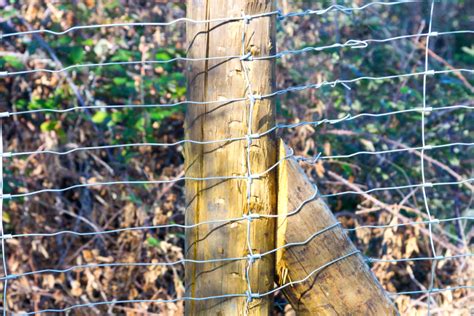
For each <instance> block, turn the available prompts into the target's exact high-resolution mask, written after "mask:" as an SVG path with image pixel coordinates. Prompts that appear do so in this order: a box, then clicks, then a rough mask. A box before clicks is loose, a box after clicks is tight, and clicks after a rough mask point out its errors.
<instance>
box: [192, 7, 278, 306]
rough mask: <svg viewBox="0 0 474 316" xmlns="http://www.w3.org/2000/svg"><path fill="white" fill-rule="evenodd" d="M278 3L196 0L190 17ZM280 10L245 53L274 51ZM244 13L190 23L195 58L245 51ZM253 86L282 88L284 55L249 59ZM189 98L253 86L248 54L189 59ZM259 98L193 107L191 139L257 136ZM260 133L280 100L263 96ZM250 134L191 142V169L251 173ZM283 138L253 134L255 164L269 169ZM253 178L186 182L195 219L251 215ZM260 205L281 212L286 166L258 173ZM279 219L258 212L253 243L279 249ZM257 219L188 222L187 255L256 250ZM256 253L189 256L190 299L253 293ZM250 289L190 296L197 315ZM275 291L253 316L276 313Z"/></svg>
mask: <svg viewBox="0 0 474 316" xmlns="http://www.w3.org/2000/svg"><path fill="white" fill-rule="evenodd" d="M273 3H274V1H270V0H267V1H264V0H233V1H218V0H188V2H187V4H188V6H187V16H188V17H189V18H192V19H196V20H207V19H214V18H222V17H230V16H237V17H238V16H241V14H246V15H251V14H257V13H261V12H269V11H272V10H274V7H273V5H274V4H273ZM274 20H275V16H272V17H263V18H258V19H252V20H250V21H249V24H248V26H247V31H246V34H245V38H246V41H245V47H244V53H247V52H251V53H252V54H253V55H254V56H257V55H269V54H273V53H274V50H275V49H274V40H275V28H274ZM243 30H244V22H243V21H233V22H221V23H200V24H194V23H188V25H187V41H188V45H189V47H188V54H187V55H188V57H194V58H197V57H212V56H225V55H242V53H243V52H242V44H241V40H242V32H243ZM247 65H248V68H249V78H250V82H251V86H252V88H253V90H254V91H251V93H253V94H259V95H260V94H266V93H270V92H271V91H272V90H273V88H274V62H273V61H270V60H266V61H263V60H262V61H252V62H247ZM187 79H188V89H189V92H188V99H189V100H195V101H214V100H222V101H225V100H228V99H232V98H242V97H246V96H248V94H249V91H247V84H246V81H245V77H244V73H243V68H242V64H241V61H240V60H239V59H231V60H225V61H223V60H215V61H202V62H196V61H193V62H189V63H188V64H187ZM249 108H250V106H249V101H246V102H222V104H210V105H188V106H187V110H186V118H185V130H186V132H185V137H186V138H187V139H194V140H200V141H209V140H216V139H226V138H231V137H242V136H245V135H246V134H247V125H248V121H249V120H248V116H249ZM252 118H253V119H252V133H259V132H263V131H266V130H268V129H269V128H271V127H273V126H274V124H275V106H274V103H273V100H271V99H265V100H257V101H256V104H255V107H254V110H253V116H252ZM246 146H247V141H246V140H243V141H229V142H223V143H214V144H206V145H197V144H189V143H187V144H186V146H185V150H184V155H185V168H186V169H185V172H186V176H187V177H198V178H202V177H210V176H236V175H238V176H245V175H246V173H247V163H246V148H247V147H246ZM276 156H277V144H276V141H275V137H274V136H273V135H267V136H265V137H262V138H260V139H258V140H253V141H252V145H251V155H250V157H251V159H250V160H251V172H252V174H256V173H261V172H264V171H265V170H267V169H269V168H270V167H271V166H272V165H274V164H275V162H276ZM248 182H249V181H247V180H246V179H238V180H236V179H232V180H212V181H211V180H206V181H186V201H187V202H186V203H187V206H186V214H185V215H186V224H187V225H191V224H196V223H200V222H205V221H211V220H219V219H230V218H238V217H242V216H243V215H244V214H247V213H248V211H249V210H248V207H247V192H246V191H247V185H248ZM250 207H251V211H252V213H259V214H274V213H276V171H272V172H269V173H267V174H265V175H264V176H263V177H261V178H258V179H254V180H253V181H252V184H251V203H250ZM275 222H276V220H274V219H255V220H253V221H252V223H251V234H250V243H251V245H252V249H253V251H254V253H263V252H265V251H268V250H270V249H273V248H275ZM246 235H247V221H245V220H244V221H238V222H233V223H227V224H224V223H221V224H203V225H199V226H197V227H195V228H193V229H187V230H186V245H185V256H186V258H188V259H194V260H209V259H220V258H231V257H232V258H233V257H246V256H247V255H248V254H249V252H248V249H247V242H246V240H247V236H246ZM246 265H247V260H239V261H233V262H229V261H226V262H213V263H198V264H186V269H185V286H186V294H185V295H186V296H187V297H209V296H216V295H225V294H244V293H245V292H246V291H247V280H246V276H245V268H246ZM249 276H250V277H249V280H250V281H249V282H250V285H251V289H252V292H254V293H263V292H266V291H268V290H271V289H272V288H273V285H274V278H275V257H274V255H267V256H264V257H263V258H261V259H258V260H256V261H255V262H254V263H253V264H252V268H251V270H250V275H249ZM246 300H247V298H246V297H234V298H226V299H210V300H202V301H187V302H186V303H185V311H186V314H187V315H243V314H244V313H245V308H246ZM271 303H272V299H271V296H266V297H263V298H260V299H254V300H253V301H252V302H251V303H250V304H249V307H250V309H249V314H250V315H268V314H269V312H270V311H271V308H272V306H271V305H272V304H271Z"/></svg>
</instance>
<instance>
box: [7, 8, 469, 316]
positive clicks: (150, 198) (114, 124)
mask: <svg viewBox="0 0 474 316" xmlns="http://www.w3.org/2000/svg"><path fill="white" fill-rule="evenodd" d="M469 2H470V1H440V2H436V10H435V18H434V21H433V31H439V32H441V31H451V30H469V29H470V30H473V29H474V23H473V20H472V19H473V16H474V12H473V11H474V8H473V7H474V6H473V5H472V3H469ZM332 3H333V2H332V1H318V2H317V3H315V2H314V1H292V2H291V3H290V2H288V1H286V0H282V1H279V7H281V8H282V10H283V11H284V13H286V12H290V11H297V10H303V9H307V8H311V9H319V8H326V7H328V6H329V5H331V4H332ZM337 3H340V4H344V5H347V6H360V5H362V4H363V3H365V2H362V1H359V0H352V1H338V2H337ZM0 8H1V10H0V29H1V31H2V32H3V33H10V32H14V31H25V30H28V29H40V28H48V29H53V30H64V29H67V28H69V27H72V26H74V25H86V24H102V23H112V22H137V21H153V22H157V21H170V20H173V19H176V18H179V17H183V16H185V6H184V4H183V3H182V1H119V0H115V1H113V0H110V1H95V0H87V1H68V2H66V1H64V2H59V1H10V2H8V1H5V0H4V1H0ZM428 9H429V4H428V3H424V2H421V3H413V4H404V5H398V6H393V7H385V6H372V7H370V8H367V9H366V10H363V11H360V12H355V13H353V14H350V15H349V14H344V13H341V12H331V13H328V14H324V15H320V16H319V15H313V16H309V17H303V18H291V19H287V20H285V21H282V22H281V23H279V25H278V49H279V50H285V49H298V48H303V47H308V46H325V45H330V44H333V43H335V42H340V43H344V42H346V41H347V40H350V39H368V38H388V37H392V36H397V35H406V34H417V33H420V32H426V31H427V17H428V15H429V12H428ZM184 34H185V26H184V24H175V25H172V26H170V27H115V28H102V29H100V30H80V31H76V32H73V33H69V34H68V35H65V36H54V35H47V34H41V35H38V36H20V37H12V38H5V39H2V41H1V43H0V50H1V51H0V70H8V71H18V70H26V69H38V68H49V69H59V68H62V67H66V66H69V65H75V64H86V63H96V62H107V61H132V60H138V61H147V60H168V59H171V58H173V57H175V56H185V54H186V47H185V43H184ZM473 39H474V35H472V34H458V35H449V36H448V35H443V36H438V37H433V38H432V39H431V41H430V69H436V70H443V69H449V68H451V67H454V68H469V69H473V67H474V41H473ZM425 41H426V38H425V37H414V38H410V39H404V40H397V41H392V42H388V43H385V44H375V43H374V44H370V45H369V46H368V47H367V48H364V49H354V48H342V49H341V48H338V49H328V50H324V51H321V52H314V53H308V54H304V55H299V56H298V57H291V56H288V57H285V58H283V59H281V60H279V61H278V62H277V65H278V67H277V69H278V71H277V73H278V75H277V86H278V87H279V88H284V87H289V86H293V85H299V84H305V83H316V82H322V81H324V80H326V81H331V80H335V79H350V78H355V77H360V76H363V75H370V76H385V75H392V74H401V73H411V72H419V71H423V70H424V53H425V50H424V48H425ZM183 71H184V64H183V63H180V62H176V63H169V64H166V65H157V64H154V65H150V64H140V65H133V66H107V67H88V68H80V69H73V70H70V71H67V72H61V73H57V74H50V73H44V72H41V73H34V74H30V75H22V76H13V77H6V78H2V79H0V82H1V84H0V110H1V111H10V112H13V111H22V110H27V109H38V108H51V109H59V108H69V107H72V106H83V105H98V106H104V109H99V110H83V111H74V112H69V113H67V114H33V115H24V116H15V117H11V118H8V119H4V120H3V121H2V123H3V131H4V146H5V151H10V152H19V151H31V150H40V149H60V150H67V149H72V148H76V147H82V146H94V145H105V144H120V143H131V142H146V141H150V142H174V141H176V140H180V139H182V137H183V115H184V111H185V110H186V109H185V107H177V108H168V109H163V108H146V109H136V108H135V109H115V110H106V109H105V107H106V106H107V105H111V104H160V103H170V102H177V101H181V100H184V99H185V94H186V83H185V79H184V74H183ZM473 84H474V78H473V76H472V75H460V74H446V75H436V76H430V77H429V79H428V100H427V103H428V106H432V107H441V106H450V105H455V104H464V105H468V106H473V105H474V104H473V103H474V102H473V98H472V95H473V92H474V90H473V86H472V85H473ZM350 87H351V90H348V89H345V88H344V87H343V86H341V85H338V86H336V87H329V86H327V87H324V88H321V89H318V90H306V91H304V92H298V93H291V94H288V95H285V96H283V97H282V98H280V99H278V110H279V121H281V122H286V123H288V122H300V121H316V120H319V119H322V118H339V117H343V116H344V115H346V114H352V115H356V114H358V113H385V112H389V111H394V110H404V109H410V108H413V107H421V106H422V104H421V101H422V78H421V77H413V78H405V79H400V80H387V81H361V82H358V83H355V84H351V85H350ZM420 118H421V115H420V113H416V112H410V113H405V114H399V115H395V116H387V117H382V118H370V117H369V118H368V117H364V118H359V119H356V120H352V121H348V122H343V123H338V124H333V125H330V124H325V125H320V126H317V127H314V126H304V127H299V128H295V129H289V130H284V131H281V136H282V137H284V138H285V139H286V140H287V142H288V143H289V144H290V146H291V147H292V148H294V149H295V151H296V154H298V155H304V156H314V155H315V154H317V153H319V152H322V153H323V154H324V155H336V154H349V153H353V152H357V151H361V150H367V151H380V150H386V149H397V148H398V149H400V148H406V147H418V146H421V138H420V135H421V122H420ZM473 121H474V115H473V111H472V110H466V109H463V110H443V111H436V112H433V113H431V114H429V115H428V116H427V121H426V131H427V133H426V141H427V144H430V145H439V144H446V143H453V142H472V136H473V124H472V122H473ZM181 151H182V148H181V147H179V146H176V147H169V148H162V147H139V148H138V147H129V148H125V149H117V150H103V151H99V150H97V151H87V152H77V153H74V154H71V155H68V156H62V157H58V156H52V155H30V156H25V157H15V158H4V173H5V178H6V181H5V183H4V191H5V192H7V193H21V192H26V191H33V190H39V189H42V188H58V187H66V186H69V185H73V184H77V183H92V182H100V181H108V180H127V179H130V180H138V179H146V180H162V179H171V178H176V177H180V176H182V175H183V167H182V165H183V158H182V154H181ZM473 154H474V149H473V147H460V146H455V147H449V148H444V149H436V150H430V151H427V153H426V155H427V164H426V169H425V171H426V177H427V181H429V182H442V181H459V180H462V179H468V178H472V177H473V157H474V156H473ZM303 166H304V168H305V170H306V171H307V173H308V174H309V175H310V176H311V177H312V178H313V179H314V181H315V182H316V183H317V184H318V186H319V188H320V190H321V191H322V193H324V194H330V193H335V192H341V191H348V190H354V189H358V188H359V189H361V190H367V189H370V188H377V187H391V186H397V185H406V184H418V183H420V182H421V174H420V157H419V151H416V150H415V151H410V152H399V153H392V154H384V155H359V156H355V157H351V158H347V159H331V160H320V161H318V162H317V163H316V164H313V165H308V164H304V165H303ZM183 185H184V184H183V183H181V182H178V183H173V184H170V185H147V186H145V185H144V186H122V185H117V186H107V187H91V188H88V189H79V190H72V191H68V192H65V193H63V194H42V195H37V196H34V197H32V198H28V199H14V200H11V201H4V209H5V210H4V218H3V221H4V225H5V230H6V232H8V233H33V232H55V231H58V230H64V229H70V230H75V231H82V232H85V231H91V232H92V231H102V230H109V229H114V228H122V227H131V226H142V225H159V224H166V223H183V220H184V216H183V211H184V200H183ZM472 193H473V187H472V184H469V183H468V184H465V185H460V186H443V187H437V188H430V189H428V198H429V205H430V209H431V212H432V214H433V215H434V217H436V218H439V219H444V218H452V217H459V216H473V208H472ZM371 196H372V197H374V198H376V199H377V200H379V201H381V202H383V203H386V204H387V205H388V206H387V207H384V208H381V207H380V206H379V205H378V204H376V203H374V201H373V200H369V199H368V197H367V196H364V195H343V196H338V197H336V198H329V199H328V203H329V204H330V205H331V207H332V210H333V211H334V213H335V214H336V215H337V216H338V217H339V219H340V221H341V222H343V224H344V225H345V226H346V227H349V228H352V227H357V226H360V225H367V224H374V225H381V224H389V223H398V222H400V218H405V219H409V220H410V221H415V220H426V215H425V214H426V210H425V209H424V207H423V197H422V194H421V191H420V190H419V189H413V190H390V191H388V190H387V191H381V192H377V193H374V194H371ZM420 227H423V226H422V225H416V226H414V227H402V228H398V229H363V230H357V233H353V234H352V235H351V237H352V238H353V240H354V241H355V243H356V244H357V246H358V247H359V248H360V249H361V250H362V251H363V252H364V254H366V255H367V256H369V257H374V258H385V259H398V258H410V257H425V256H431V252H430V248H429V240H428V237H427V235H426V231H423V230H422V229H420ZM434 230H435V235H436V238H437V241H436V246H437V250H438V252H439V253H440V254H442V255H453V254H457V253H470V252H472V240H473V238H474V230H473V228H472V223H471V222H470V221H466V220H464V221H455V222H449V223H443V224H439V225H435V226H434ZM183 238H184V234H183V231H182V230H178V229H161V230H143V231H129V232H123V233H120V234H116V235H102V236H92V237H77V236H76V237H75V236H71V235H60V236H57V237H42V238H39V237H38V238H18V239H11V240H8V241H7V243H6V244H7V247H6V256H7V258H8V267H9V273H10V274H11V273H14V274H18V273H22V272H27V271H34V270H40V269H46V268H65V267H69V266H73V265H78V264H84V263H108V262H165V261H174V260H178V259H180V258H182V257H183V254H182V247H183V240H184V239H183ZM430 269H431V264H430V262H429V261H416V262H414V261H410V262H406V263H397V264H392V263H376V264H374V265H373V271H374V272H375V274H376V275H377V277H378V278H379V279H380V281H381V282H382V284H383V286H384V287H385V288H386V289H387V290H389V291H391V292H401V291H413V290H423V289H426V288H428V287H429V279H430ZM472 271H474V270H473V262H472V259H469V258H461V259H456V260H443V261H440V262H439V263H437V269H436V275H437V277H436V279H435V287H437V288H446V287H448V286H457V285H472V280H473V274H472ZM182 281H183V269H182V267H181V266H170V267H119V268H94V269H79V270H74V271H73V272H70V273H65V274H49V273H45V274H40V275H34V276H31V277H23V278H19V279H14V280H11V281H10V282H9V286H8V302H9V309H10V310H12V311H15V312H21V311H34V310H40V309H46V308H54V307H59V308H63V307H67V306H70V305H73V304H80V303H87V302H94V301H104V300H107V301H109V300H113V299H117V300H120V299H170V298H174V297H176V296H179V295H183V284H182ZM434 297H435V301H434V302H433V304H434V305H433V309H434V311H435V312H438V313H439V314H443V315H444V314H446V315H448V314H449V315H451V314H459V315H468V314H469V302H470V301H471V302H472V292H471V293H470V292H469V291H468V290H456V291H448V292H443V293H441V294H438V295H435V296H434ZM395 298H396V302H397V304H398V306H399V308H400V311H401V312H402V313H403V314H406V315H408V314H410V315H412V314H413V315H415V314H424V313H426V295H410V296H408V295H399V296H396V297H395ZM276 300H277V302H278V303H280V304H278V307H277V308H276V309H275V313H276V314H283V313H286V314H288V315H290V314H291V308H290V307H289V306H287V305H285V302H284V299H283V297H281V296H278V297H277V298H276ZM182 308H183V306H182V303H177V304H140V303H136V304H122V305H111V306H110V307H108V306H107V307H100V308H99V307H98V308H96V309H81V310H75V311H74V314H77V315H82V314H84V315H90V314H91V313H95V314H104V313H109V314H130V315H134V314H147V315H148V314H150V315H151V314H153V313H158V314H162V315H179V314H181V313H182ZM471 308H472V306H471Z"/></svg>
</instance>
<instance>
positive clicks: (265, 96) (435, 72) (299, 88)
mask: <svg viewBox="0 0 474 316" xmlns="http://www.w3.org/2000/svg"><path fill="white" fill-rule="evenodd" d="M462 72H465V73H469V74H472V73H474V70H472V69H449V70H430V71H421V72H412V73H406V74H398V75H388V76H378V77H376V76H362V77H357V78H353V79H336V80H334V81H323V82H321V83H311V84H306V85H301V86H293V87H288V88H286V89H281V90H277V91H275V92H272V93H269V94H263V95H252V97H253V98H255V99H257V100H262V99H268V98H273V97H276V96H281V95H284V94H287V93H291V92H300V91H305V90H309V89H320V88H322V87H325V86H330V87H333V88H334V87H336V86H337V85H341V86H343V87H345V88H346V89H351V88H350V86H349V84H351V83H357V82H359V81H367V80H374V81H379V80H380V81H382V80H393V79H402V78H409V77H417V76H425V75H431V76H434V75H439V74H451V73H462ZM246 100H247V98H245V97H238V98H230V99H226V100H214V101H180V102H176V103H170V104H149V105H146V104H145V105H140V104H138V105H108V106H103V105H100V106H98V105H90V106H81V107H74V108H69V109H63V110H54V109H35V110H28V111H18V112H12V113H10V112H2V113H0V118H2V117H9V116H13V115H24V114H32V113H40V112H52V113H67V112H70V111H74V110H78V109H83V110H85V109H112V108H147V107H152V108H155V107H165V108H166V107H176V106H181V105H185V104H186V105H217V104H219V105H224V104H229V103H233V102H242V101H246ZM425 110H426V109H425Z"/></svg>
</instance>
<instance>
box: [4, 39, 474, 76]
mask: <svg viewBox="0 0 474 316" xmlns="http://www.w3.org/2000/svg"><path fill="white" fill-rule="evenodd" d="M467 33H469V34H474V31H473V30H459V31H446V32H431V33H418V34H411V35H402V36H395V37H389V38H385V39H366V40H358V39H350V40H347V41H346V42H344V43H335V44H332V45H326V46H308V47H305V48H302V49H293V50H285V51H280V52H278V53H276V54H273V55H268V56H248V57H247V58H250V59H252V60H271V59H280V58H283V57H285V56H293V55H299V54H304V53H310V52H320V51H324V50H328V49H334V48H344V47H349V48H366V47H368V46H369V44H371V43H388V42H392V41H397V40H403V39H410V38H420V37H428V36H430V37H433V36H442V35H456V34H467ZM246 56H247V55H246V54H243V55H227V56H212V57H201V58H189V57H182V56H177V57H174V58H171V59H167V60H134V61H116V62H103V63H87V64H75V65H71V66H67V67H63V68H61V69H45V68H38V69H31V70H22V71H11V72H9V71H3V72H0V77H2V76H3V77H7V76H18V75H27V74H34V73H42V72H45V73H53V74H54V73H62V72H67V71H71V70H77V69H81V68H95V67H107V66H134V65H156V64H158V65H159V64H169V63H175V62H183V61H185V62H198V61H216V60H224V61H230V60H233V59H245V58H246Z"/></svg>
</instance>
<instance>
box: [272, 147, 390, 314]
mask: <svg viewBox="0 0 474 316" xmlns="http://www.w3.org/2000/svg"><path fill="white" fill-rule="evenodd" d="M279 151H280V157H284V156H285V155H287V148H286V146H285V145H284V143H283V142H280V149H279ZM313 195H314V188H313V185H312V184H311V182H310V181H309V179H308V178H307V177H306V174H305V173H304V171H303V170H302V169H301V168H300V166H299V165H298V163H297V162H296V161H295V160H294V159H288V160H286V161H285V162H283V163H282V164H281V165H280V167H279V170H278V214H279V215H281V216H279V218H278V226H277V246H281V245H284V244H287V243H292V242H302V241H305V240H307V239H308V238H309V237H310V236H311V235H313V234H315V233H316V232H317V231H321V230H323V229H324V228H326V227H329V226H331V225H333V224H335V223H337V220H336V218H335V217H334V215H333V214H332V213H331V211H330V210H329V208H328V206H327V205H326V203H325V202H324V201H323V200H321V199H320V198H317V199H315V200H311V201H309V202H307V203H305V204H303V207H302V208H301V209H300V211H299V212H297V213H296V214H294V215H290V216H287V217H286V216H284V215H286V214H288V213H291V212H292V211H294V210H296V209H298V207H299V206H301V205H302V203H303V202H304V201H305V200H308V199H310V198H311V197H312V196H313ZM355 250H356V248H355V246H354V245H353V244H352V242H351V241H350V239H349V237H348V236H347V235H346V233H345V231H343V230H342V229H341V227H340V226H336V227H335V228H332V229H331V230H328V231H326V232H324V233H322V234H321V235H318V236H316V237H315V238H314V239H312V240H311V241H310V242H309V243H307V244H306V245H304V246H295V247H291V248H286V249H283V250H282V251H279V252H278V253H277V259H276V260H277V262H276V265H277V267H276V270H277V274H278V283H279V284H280V285H282V284H285V283H287V282H289V281H297V280H302V279H304V278H305V277H306V276H308V274H310V273H311V272H312V271H314V270H316V269H317V268H319V267H321V266H323V265H324V264H326V263H328V262H330V261H332V260H334V259H336V258H339V257H341V256H343V255H345V254H348V253H351V252H353V251H355ZM284 294H285V295H286V297H287V298H288V300H289V301H290V303H291V305H292V306H293V308H294V309H295V311H296V312H297V315H377V316H378V315H397V311H396V309H395V306H394V305H393V303H392V302H391V300H390V299H389V297H388V296H387V294H386V293H385V291H384V290H383V289H382V287H381V286H380V284H379V283H378V281H377V279H376V278H375V276H374V275H373V274H372V272H371V271H370V268H369V267H368V266H367V265H366V264H365V262H364V260H363V257H362V256H361V255H360V254H356V255H352V256H350V257H347V258H345V259H342V260H340V261H338V262H336V263H334V264H332V265H330V266H328V267H326V268H324V269H323V270H322V271H320V272H319V273H316V274H314V275H313V276H312V277H311V278H309V279H308V280H307V281H306V282H304V283H300V284H297V285H294V286H289V287H286V288H285V290H284Z"/></svg>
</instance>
